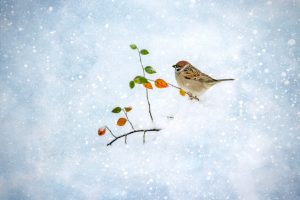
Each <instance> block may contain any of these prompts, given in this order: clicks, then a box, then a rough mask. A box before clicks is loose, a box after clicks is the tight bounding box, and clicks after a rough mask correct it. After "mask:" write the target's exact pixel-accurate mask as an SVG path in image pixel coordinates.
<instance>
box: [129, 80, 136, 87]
mask: <svg viewBox="0 0 300 200" xmlns="http://www.w3.org/2000/svg"><path fill="white" fill-rule="evenodd" d="M134 86H135V83H134V81H130V82H129V87H130V88H131V89H132V88H134Z"/></svg>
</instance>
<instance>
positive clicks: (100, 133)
mask: <svg viewBox="0 0 300 200" xmlns="http://www.w3.org/2000/svg"><path fill="white" fill-rule="evenodd" d="M105 132H106V127H102V128H99V129H98V135H99V136H102V135H104V134H105Z"/></svg>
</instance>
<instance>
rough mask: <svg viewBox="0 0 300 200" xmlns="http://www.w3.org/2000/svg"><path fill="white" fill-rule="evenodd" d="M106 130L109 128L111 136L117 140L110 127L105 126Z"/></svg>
mask: <svg viewBox="0 0 300 200" xmlns="http://www.w3.org/2000/svg"><path fill="white" fill-rule="evenodd" d="M105 128H107V130H108V131H109V132H110V134H111V135H112V136H113V137H114V138H117V137H116V136H115V135H114V134H113V132H112V131H111V130H110V128H108V126H105Z"/></svg>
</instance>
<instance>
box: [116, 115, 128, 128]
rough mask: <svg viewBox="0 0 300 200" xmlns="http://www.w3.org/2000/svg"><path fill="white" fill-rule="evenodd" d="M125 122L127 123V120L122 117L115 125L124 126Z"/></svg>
mask: <svg viewBox="0 0 300 200" xmlns="http://www.w3.org/2000/svg"><path fill="white" fill-rule="evenodd" d="M126 122H127V119H126V118H124V117H121V118H120V119H118V121H117V125H118V126H124V125H125V124H126Z"/></svg>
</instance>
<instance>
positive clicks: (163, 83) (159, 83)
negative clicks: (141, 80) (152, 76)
mask: <svg viewBox="0 0 300 200" xmlns="http://www.w3.org/2000/svg"><path fill="white" fill-rule="evenodd" d="M155 86H156V87H157V88H166V87H168V83H167V82H166V81H164V80H163V79H156V80H155Z"/></svg>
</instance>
